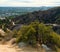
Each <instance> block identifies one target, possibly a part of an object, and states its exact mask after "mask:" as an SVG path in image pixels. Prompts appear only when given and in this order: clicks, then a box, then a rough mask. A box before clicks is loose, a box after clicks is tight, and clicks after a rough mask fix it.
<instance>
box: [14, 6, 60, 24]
mask: <svg viewBox="0 0 60 52" xmlns="http://www.w3.org/2000/svg"><path fill="white" fill-rule="evenodd" d="M35 20H39V21H40V22H43V23H57V24H60V7H54V8H51V9H48V10H44V11H35V12H30V13H28V14H25V15H20V16H17V17H16V18H14V19H13V21H15V23H18V24H29V23H31V22H32V21H35Z"/></svg>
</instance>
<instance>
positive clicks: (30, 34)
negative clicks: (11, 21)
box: [13, 21, 60, 48]
mask: <svg viewBox="0 0 60 52" xmlns="http://www.w3.org/2000/svg"><path fill="white" fill-rule="evenodd" d="M13 32H14V35H13V37H14V38H16V43H19V42H25V43H27V44H29V45H32V46H35V45H36V44H37V43H38V44H40V45H41V44H45V45H47V46H49V47H53V48H55V46H57V47H60V35H58V34H57V33H55V32H54V31H53V30H52V27H51V26H45V25H44V24H43V23H39V22H36V21H35V22H32V23H31V24H29V25H23V26H22V27H21V28H20V30H18V31H16V30H15V31H13Z"/></svg>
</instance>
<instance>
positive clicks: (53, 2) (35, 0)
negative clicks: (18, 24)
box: [0, 0, 60, 7]
mask: <svg viewBox="0 0 60 52" xmlns="http://www.w3.org/2000/svg"><path fill="white" fill-rule="evenodd" d="M0 6H17V7H19V6H21V7H39V6H60V0H0Z"/></svg>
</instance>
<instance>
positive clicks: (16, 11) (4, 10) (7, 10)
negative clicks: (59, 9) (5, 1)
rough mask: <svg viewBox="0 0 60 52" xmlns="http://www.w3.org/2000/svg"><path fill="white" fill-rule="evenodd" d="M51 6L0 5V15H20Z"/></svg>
mask: <svg viewBox="0 0 60 52" xmlns="http://www.w3.org/2000/svg"><path fill="white" fill-rule="evenodd" d="M49 8H51V7H45V6H43V7H0V17H6V16H7V17H8V16H13V15H22V14H26V13H28V12H33V11H39V10H41V11H42V10H47V9H49Z"/></svg>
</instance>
